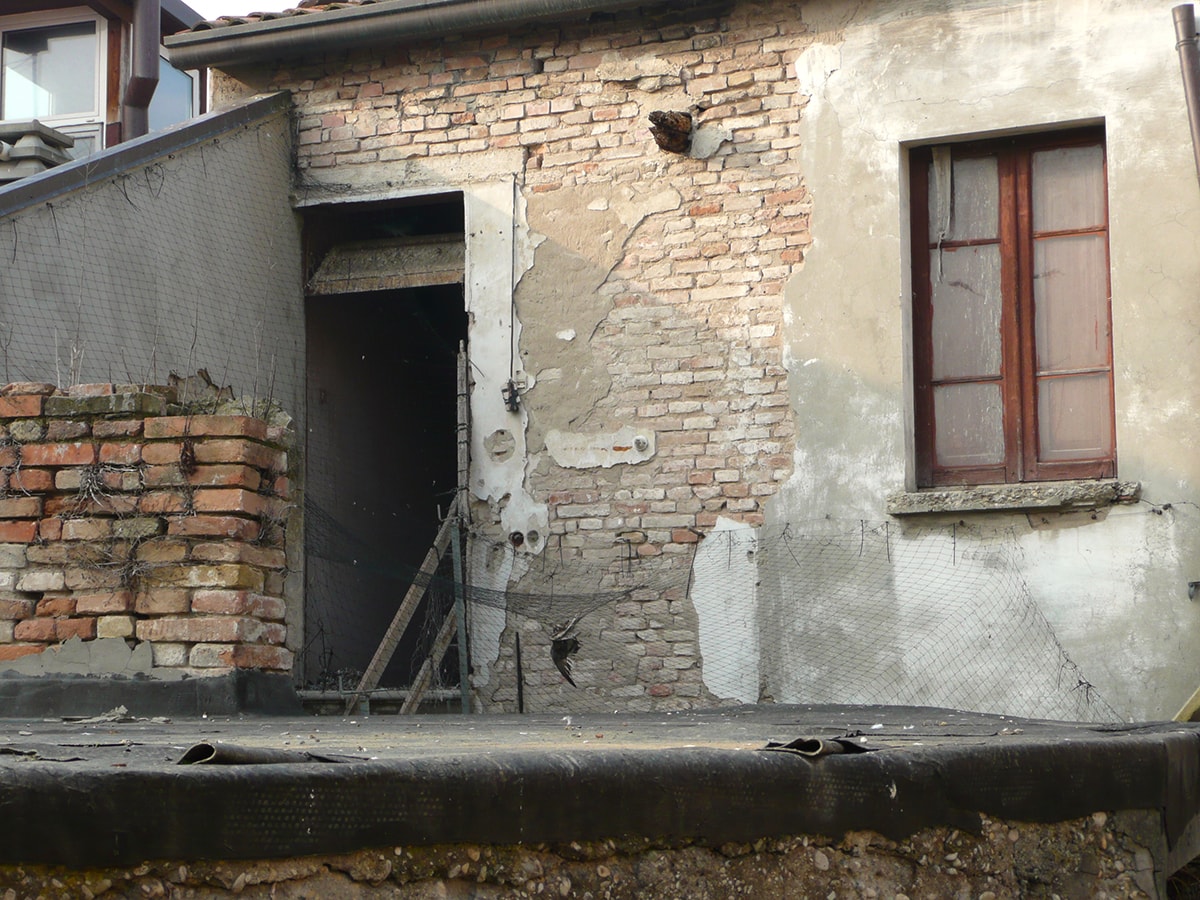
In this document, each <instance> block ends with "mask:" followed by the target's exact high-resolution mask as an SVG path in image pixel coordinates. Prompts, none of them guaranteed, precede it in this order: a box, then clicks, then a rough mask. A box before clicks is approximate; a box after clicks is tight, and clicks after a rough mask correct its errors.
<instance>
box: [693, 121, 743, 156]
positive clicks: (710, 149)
mask: <svg viewBox="0 0 1200 900" xmlns="http://www.w3.org/2000/svg"><path fill="white" fill-rule="evenodd" d="M732 140H733V132H732V131H730V130H729V129H728V128H722V127H721V126H719V125H704V126H702V127H700V128H697V129H696V130H695V131H693V132H692V146H691V149H689V150H688V156H690V157H692V158H693V159H708V158H709V157H710V156H712V155H713V154H714V153H716V152H717V150H718V149H719V148H720V146H721V145H722V144H723V143H725V142H726V141H732Z"/></svg>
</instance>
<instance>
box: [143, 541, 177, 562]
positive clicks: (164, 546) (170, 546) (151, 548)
mask: <svg viewBox="0 0 1200 900" xmlns="http://www.w3.org/2000/svg"><path fill="white" fill-rule="evenodd" d="M137 558H138V559H139V560H142V561H143V562H155V563H158V562H182V561H183V560H185V559H187V558H188V542H187V541H184V540H177V539H175V538H164V537H155V538H153V539H152V540H148V541H146V542H145V543H143V544H140V545H139V546H138V548H137Z"/></svg>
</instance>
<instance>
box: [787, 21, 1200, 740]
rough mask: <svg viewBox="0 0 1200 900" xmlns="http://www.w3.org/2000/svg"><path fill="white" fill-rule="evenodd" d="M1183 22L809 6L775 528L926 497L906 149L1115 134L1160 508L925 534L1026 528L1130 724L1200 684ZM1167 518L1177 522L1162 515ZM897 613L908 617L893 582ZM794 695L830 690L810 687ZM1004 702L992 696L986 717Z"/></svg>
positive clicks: (1122, 429)
mask: <svg viewBox="0 0 1200 900" xmlns="http://www.w3.org/2000/svg"><path fill="white" fill-rule="evenodd" d="M1170 8H1171V4H1169V3H1145V2H1142V0H1137V2H1125V0H1110V2H1101V3H1094V2H1082V0H1026V2H1007V0H1006V2H991V0H972V2H963V3H949V2H924V0H916V2H908V3H904V4H868V5H862V4H858V5H855V4H848V3H843V2H813V3H806V4H805V5H804V19H805V21H806V22H807V23H808V24H809V27H810V29H811V32H812V40H813V43H812V45H811V46H810V47H808V48H807V49H806V50H805V51H804V52H803V53H802V54H801V55H800V56H799V58H798V59H797V60H796V63H795V66H794V69H793V75H794V77H796V78H797V80H798V82H799V84H800V87H801V90H802V91H804V92H806V93H808V94H810V95H811V100H810V102H809V104H808V106H807V108H806V110H805V115H804V117H803V119H802V121H801V133H800V137H801V154H800V159H799V166H800V169H801V170H802V171H803V172H804V174H805V177H806V179H807V184H808V187H809V189H810V191H811V193H812V195H813V223H812V227H813V233H814V236H815V240H814V244H813V247H812V248H811V250H810V251H809V253H808V255H807V259H806V263H805V266H804V269H803V270H802V271H800V272H798V273H797V274H796V275H795V276H794V277H793V279H792V280H791V282H790V283H789V285H788V290H787V309H786V321H787V343H788V355H789V387H790V391H791V397H792V406H793V409H794V410H795V411H796V415H797V428H798V434H799V438H798V440H797V447H796V455H795V472H794V474H793V476H792V477H791V479H790V480H789V481H788V483H787V485H786V486H785V487H784V489H783V490H782V491H781V492H780V494H779V495H778V497H777V498H776V500H775V501H774V502H773V503H772V505H771V506H770V507H768V519H769V520H770V521H775V522H785V521H792V520H796V519H804V518H815V517H820V516H826V515H831V516H834V517H846V518H859V517H862V518H866V519H870V520H874V521H879V520H882V519H885V518H886V515H885V506H884V501H885V497H886V495H887V494H889V493H891V492H893V491H897V490H902V489H904V488H905V487H906V486H907V487H909V488H910V489H911V487H912V485H913V481H912V479H913V477H914V476H913V475H912V449H911V442H910V439H909V434H910V423H911V416H912V412H911V407H910V404H909V388H908V385H907V379H908V377H909V376H908V371H907V358H908V336H907V329H908V309H907V298H908V296H909V290H910V285H909V276H908V271H907V260H908V258H909V248H908V244H907V224H906V223H907V218H908V197H907V196H906V184H907V171H906V157H905V152H904V147H905V145H906V144H909V143H915V142H927V141H933V140H937V139H942V138H956V137H966V136H979V135H986V134H991V133H995V132H999V131H1005V130H1033V129H1041V128H1048V127H1054V126H1057V125H1062V124H1065V123H1075V122H1097V121H1103V122H1104V124H1105V126H1106V130H1107V138H1108V179H1109V203H1110V224H1111V235H1110V241H1111V276H1112V310H1113V347H1114V359H1115V366H1116V368H1115V393H1116V426H1117V452H1118V470H1119V475H1120V477H1121V478H1122V479H1132V480H1137V481H1140V482H1141V484H1142V487H1143V500H1144V501H1145V502H1143V503H1141V504H1137V505H1132V506H1118V507H1115V508H1112V509H1111V510H1101V511H1099V512H1098V513H1097V514H1096V515H1089V514H1084V515H1078V514H1073V515H1068V514H1062V513H1059V512H1053V513H1049V514H1045V515H1039V514H1031V515H1030V516H1029V517H1026V516H1025V515H1024V514H1022V513H1020V512H1015V511H1014V512H1013V513H987V514H966V515H963V516H954V515H949V516H942V517H941V518H938V517H924V518H923V520H922V521H923V522H925V523H937V522H950V521H957V520H959V519H963V520H964V521H967V522H968V523H969V524H972V525H978V526H981V527H985V528H997V529H1003V528H1011V529H1013V532H1014V534H1015V541H1016V543H1017V545H1018V546H1019V549H1020V550H1021V551H1022V552H1021V555H1020V557H1021V558H1022V559H1023V560H1024V562H1023V564H1022V566H1023V567H1022V575H1023V576H1024V578H1025V580H1026V582H1027V583H1028V585H1029V588H1030V590H1031V591H1032V594H1033V597H1034V600H1035V601H1036V603H1037V605H1038V606H1039V607H1040V609H1041V610H1042V611H1043V612H1044V614H1045V615H1046V617H1047V619H1048V621H1049V623H1050V625H1051V626H1052V628H1053V629H1054V633H1055V634H1056V635H1057V637H1058V639H1059V640H1060V641H1061V642H1062V644H1063V646H1064V648H1065V650H1066V651H1067V653H1068V654H1069V655H1070V656H1071V657H1072V658H1073V659H1074V660H1075V661H1076V662H1077V663H1078V664H1079V666H1080V667H1081V669H1082V671H1083V672H1084V673H1085V674H1086V675H1087V677H1088V678H1089V679H1090V681H1091V682H1092V683H1093V684H1094V685H1095V686H1096V688H1097V689H1098V690H1099V691H1100V692H1101V693H1102V694H1103V695H1104V696H1105V698H1106V699H1107V700H1108V701H1109V702H1110V703H1112V705H1113V706H1115V707H1116V708H1117V709H1118V710H1119V711H1121V712H1122V713H1123V714H1124V715H1127V716H1131V717H1134V718H1163V717H1169V716H1171V715H1172V714H1173V713H1174V712H1175V711H1176V710H1177V709H1178V708H1179V706H1180V705H1181V704H1182V703H1183V701H1184V700H1185V699H1186V698H1187V697H1188V696H1189V695H1190V694H1191V693H1192V691H1193V690H1194V689H1195V687H1196V684H1197V681H1200V667H1198V665H1197V663H1196V656H1195V653H1194V651H1193V648H1194V647H1195V645H1196V641H1197V639H1198V638H1200V605H1197V604H1194V603H1190V602H1189V601H1188V598H1187V592H1186V588H1187V583H1188V581H1191V580H1195V579H1196V578H1197V577H1198V574H1197V573H1198V572H1200V569H1197V566H1198V565H1200V512H1198V510H1200V507H1198V506H1197V505H1196V504H1197V503H1198V502H1200V495H1198V493H1197V489H1196V485H1197V480H1198V478H1200V457H1198V456H1197V454H1196V452H1195V447H1196V435H1197V429H1198V427H1200V404H1198V403H1197V397H1198V396H1200V369H1198V367H1197V365H1196V359H1197V357H1196V353H1195V352H1194V345H1195V342H1196V336H1197V333H1198V331H1200V300H1198V298H1197V291H1196V288H1195V285H1196V284H1197V283H1200V271H1198V269H1200V254H1198V253H1197V250H1198V249H1200V248H1198V235H1200V191H1198V189H1197V185H1196V179H1195V174H1194V169H1193V164H1192V155H1191V146H1190V141H1189V135H1188V124H1187V118H1186V113H1185V109H1184V104H1183V94H1182V87H1181V83H1180V75H1179V63H1178V58H1177V55H1176V53H1175V49H1174V33H1173V29H1172V22H1171V15H1170ZM1152 505H1157V506H1158V507H1162V506H1165V505H1169V507H1170V508H1168V509H1167V510H1166V511H1165V512H1163V513H1162V514H1161V515H1158V514H1155V511H1154V508H1153V507H1152ZM923 539H925V538H923ZM918 593H919V592H918ZM895 600H896V601H897V602H904V603H911V602H913V600H912V599H911V596H910V597H909V598H908V599H906V598H905V597H904V596H903V595H902V594H901V593H900V592H899V591H898V592H897V595H896V598H895ZM785 624H786V623H785ZM792 637H794V635H792V631H791V630H790V629H789V628H787V627H784V628H783V629H782V630H781V631H780V632H778V638H777V640H778V644H777V645H776V646H775V647H774V648H773V650H772V648H767V650H768V651H770V653H769V654H768V655H771V653H773V654H774V656H773V658H775V659H776V660H777V662H776V665H775V666H774V667H773V668H772V671H771V672H769V673H768V675H767V678H768V680H769V681H771V682H772V683H773V684H777V685H780V686H781V688H782V686H783V684H784V682H786V680H787V679H786V672H787V668H786V662H787V660H788V658H789V655H788V652H787V649H786V648H787V646H788V641H789V640H790V639H791V638H792ZM878 637H879V636H877V635H863V634H862V633H861V632H859V634H858V635H857V636H856V634H855V631H854V629H848V630H847V631H846V632H845V633H844V635H843V639H844V641H845V649H846V651H847V652H849V653H851V654H853V653H856V652H866V653H880V652H888V648H887V636H886V635H883V636H882V643H880V641H879V640H877V638H878ZM894 649H895V650H896V652H899V653H900V654H901V656H902V657H903V653H904V648H894ZM781 693H782V696H780V697H779V699H782V700H788V699H790V700H817V699H824V698H821V697H815V696H813V694H812V691H811V688H806V687H804V686H802V685H798V684H792V685H791V686H790V687H787V688H786V689H782V690H781ZM831 699H832V698H831ZM836 699H845V698H836ZM926 699H928V698H926ZM1008 699H1010V698H1006V697H1003V696H1000V695H998V694H997V693H995V692H993V693H992V695H991V696H987V695H986V694H985V695H984V696H983V697H982V698H981V706H982V707H983V708H986V707H987V705H988V704H989V703H991V704H999V703H1002V702H1005V701H1006V700H1008Z"/></svg>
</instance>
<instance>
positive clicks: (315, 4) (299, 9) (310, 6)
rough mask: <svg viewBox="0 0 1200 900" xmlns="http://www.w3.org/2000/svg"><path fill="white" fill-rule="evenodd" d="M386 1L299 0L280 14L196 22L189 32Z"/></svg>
mask: <svg viewBox="0 0 1200 900" xmlns="http://www.w3.org/2000/svg"><path fill="white" fill-rule="evenodd" d="M384 2H388V0H336V2H334V3H322V2H320V0H301V2H300V4H299V5H298V6H295V7H292V8H291V9H285V10H283V11H282V12H252V13H249V14H248V15H244V16H218V17H217V18H215V19H207V20H205V21H203V22H197V23H196V24H195V25H193V26H192V27H191V28H189V29H188V30H189V31H212V30H213V29H215V28H231V27H233V26H235V25H253V24H254V23H256V22H272V21H274V20H276V19H288V18H294V17H297V16H305V15H309V14H311V13H320V12H328V11H329V10H334V9H350V8H353V7H355V6H371V5H373V4H376V3H384Z"/></svg>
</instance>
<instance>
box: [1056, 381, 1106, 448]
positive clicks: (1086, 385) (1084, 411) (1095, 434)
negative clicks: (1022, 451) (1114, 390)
mask: <svg viewBox="0 0 1200 900" xmlns="http://www.w3.org/2000/svg"><path fill="white" fill-rule="evenodd" d="M1111 399H1112V396H1111V391H1110V390H1109V386H1108V375H1107V373H1105V374H1101V375H1076V376H1069V377H1066V378H1042V379H1039V380H1038V444H1039V448H1038V449H1039V453H1038V458H1039V459H1041V460H1042V461H1043V462H1055V461H1058V460H1068V459H1104V458H1106V457H1109V456H1111V455H1112V449H1113V447H1112V402H1111Z"/></svg>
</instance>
